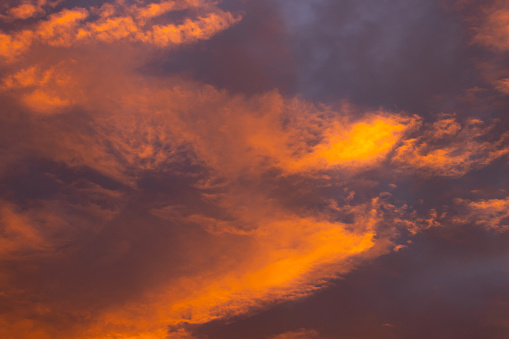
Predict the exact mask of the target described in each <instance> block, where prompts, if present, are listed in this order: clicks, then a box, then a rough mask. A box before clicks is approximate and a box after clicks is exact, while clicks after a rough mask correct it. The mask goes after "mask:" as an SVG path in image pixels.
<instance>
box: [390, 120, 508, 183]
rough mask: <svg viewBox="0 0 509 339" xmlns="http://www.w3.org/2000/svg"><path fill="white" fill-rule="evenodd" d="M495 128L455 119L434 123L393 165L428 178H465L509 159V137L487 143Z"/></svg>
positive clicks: (399, 152)
mask: <svg viewBox="0 0 509 339" xmlns="http://www.w3.org/2000/svg"><path fill="white" fill-rule="evenodd" d="M490 129H491V127H489V126H486V125H484V123H483V122H482V121H480V120H476V119H471V120H468V121H467V122H465V123H464V124H463V125H460V124H459V123H458V122H457V121H456V120H455V119H454V118H446V119H442V120H439V121H437V122H434V123H433V124H431V125H429V127H428V128H427V129H426V130H424V132H423V133H422V135H421V136H419V137H418V138H413V139H408V140H405V141H404V142H403V145H401V146H400V147H398V148H397V149H396V151H395V154H394V156H393V158H392V161H393V163H395V164H398V165H399V166H402V167H403V168H408V169H412V170H415V171H417V172H419V173H421V174H424V175H428V176H429V175H441V176H456V177H458V176H462V175H464V174H465V173H467V172H469V171H471V170H473V169H476V168H480V167H483V166H486V165H488V164H489V163H491V162H493V161H494V160H496V159H498V158H500V157H503V156H506V155H507V154H508V152H509V149H508V148H507V147H506V141H507V138H508V135H507V134H504V135H502V136H501V137H500V139H499V140H497V141H494V142H490V141H484V140H483V139H486V137H487V135H488V132H489V131H490Z"/></svg>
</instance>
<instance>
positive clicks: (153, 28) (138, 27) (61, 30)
mask: <svg viewBox="0 0 509 339" xmlns="http://www.w3.org/2000/svg"><path fill="white" fill-rule="evenodd" d="M26 6H28V7H26V8H25V7H23V8H25V9H26V10H28V8H32V9H33V8H35V7H34V6H33V5H30V4H26ZM189 7H196V8H198V9H199V11H198V12H199V15H198V16H197V17H196V18H187V19H186V20H185V21H184V23H182V24H178V25H175V24H167V25H160V24H152V23H150V19H152V18H155V17H158V16H161V15H163V14H165V13H168V12H170V11H173V10H180V9H185V8H189ZM12 10H15V9H12ZM19 10H20V11H21V9H19ZM91 11H92V12H94V13H95V12H97V13H99V18H97V19H96V20H93V19H90V12H91ZM117 12H118V13H119V14H118V15H117ZM32 14H33V13H31V14H30V15H32ZM125 14H128V15H125ZM27 15H28V14H27ZM240 19H241V18H240V17H239V16H234V15H232V14H231V13H229V12H225V11H222V10H221V9H219V8H217V7H215V6H214V5H213V4H212V3H210V2H201V1H186V2H183V3H179V4H177V3H175V2H173V1H171V2H170V1H162V2H160V3H158V4H155V3H150V4H148V5H147V6H145V7H138V6H137V5H131V6H128V5H126V4H125V3H124V2H123V1H117V2H114V3H113V4H110V3H107V4H104V5H103V6H102V7H100V8H99V9H97V8H90V9H86V8H74V9H63V10H61V11H60V12H57V13H53V14H51V15H49V16H48V18H47V19H45V20H42V21H40V22H39V23H38V24H36V25H35V27H34V28H29V29H23V30H21V31H17V32H14V33H10V34H6V33H2V32H0V42H1V46H2V48H1V49H0V55H1V56H3V57H4V58H5V59H6V60H8V61H12V60H13V59H15V58H17V57H19V56H20V55H22V54H24V53H26V52H27V51H28V50H29V48H30V47H31V46H32V45H33V44H35V43H42V44H48V45H50V46H66V47H69V46H72V45H74V44H78V43H83V42H85V43H86V42H95V41H106V42H113V41H119V40H128V41H139V42H143V43H147V44H151V45H155V46H158V47H166V46H174V45H178V44H183V43H190V42H194V41H197V40H203V39H209V38H210V37H212V36H213V35H215V34H217V33H218V32H221V31H223V30H225V29H227V28H228V27H230V26H232V25H234V24H235V23H237V22H238V21H239V20H240Z"/></svg>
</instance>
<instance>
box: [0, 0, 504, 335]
mask: <svg viewBox="0 0 509 339" xmlns="http://www.w3.org/2000/svg"><path fill="white" fill-rule="evenodd" d="M22 5H27V6H25V7H24V8H25V9H26V11H25V12H23V13H26V14H19V13H21V9H19V8H21V7H12V8H10V9H9V10H7V12H8V13H11V12H12V13H14V12H16V11H18V9H19V13H18V14H19V15H18V17H17V19H16V20H14V17H12V18H11V19H9V20H11V21H9V20H7V19H5V20H6V22H9V23H13V22H15V24H13V26H12V29H10V30H8V31H5V32H3V33H1V35H0V39H1V40H2V45H1V46H2V47H0V54H1V55H3V56H4V57H5V60H4V61H6V62H5V63H4V64H3V65H2V73H1V77H2V79H1V85H0V96H1V100H2V102H3V103H5V107H6V108H5V110H4V112H3V113H4V114H2V115H1V116H0V132H1V133H0V141H2V144H3V145H5V147H2V149H0V158H1V159H2V162H1V165H0V166H1V167H0V188H1V189H0V192H1V193H0V202H1V203H0V217H1V221H0V227H1V229H0V231H1V233H2V238H1V240H0V244H2V246H1V248H2V250H1V251H0V261H1V263H2V265H3V266H5V267H6V269H5V270H4V271H3V272H2V275H1V276H0V277H1V279H0V288H1V291H2V292H1V295H0V297H2V298H3V300H5V305H8V306H6V308H5V310H6V311H4V309H2V310H0V311H2V312H4V313H6V314H7V313H8V317H7V318H6V319H7V320H3V323H1V324H0V325H1V326H0V328H1V330H0V336H4V337H13V336H14V337H15V336H18V337H20V338H24V337H34V336H35V337H38V338H69V337H80V336H81V337H86V338H104V337H119V338H120V337H121V338H162V337H165V336H167V335H168V336H170V337H185V336H187V337H192V329H193V328H194V327H196V326H197V325H200V324H204V323H210V322H212V321H218V320H223V321H224V320H231V319H235V317H243V316H244V317H245V316H249V315H251V314H253V313H254V312H258V311H260V310H263V309H264V308H267V307H270V306H271V305H274V304H278V303H280V302H283V301H285V300H295V299H298V298H302V297H304V296H309V295H310V294H312V293H313V292H316V291H317V290H320V289H323V288H324V287H326V286H328V283H329V282H330V281H331V280H332V279H336V278H338V277H342V276H344V275H346V274H348V273H349V272H351V271H352V270H353V269H355V268H356V267H358V265H361V264H363V263H366V262H369V261H370V260H371V259H373V258H376V257H379V256H381V255H383V254H387V253H390V252H391V251H393V250H394V251H397V250H398V249H402V248H404V247H403V246H407V245H408V247H410V244H411V243H410V242H408V241H407V242H404V240H406V239H399V236H400V235H401V233H404V234H405V236H406V235H408V234H409V235H410V236H413V235H416V234H418V233H422V232H425V231H426V230H429V229H433V228H437V227H436V226H444V221H447V220H446V219H447V218H446V215H445V214H444V213H440V212H441V211H440V210H439V209H438V208H437V207H436V206H427V205H426V206H424V207H422V208H421V209H420V210H417V208H416V207H415V206H413V205H412V204H411V203H409V202H408V203H407V201H402V200H398V199H403V200H404V198H400V197H401V196H402V195H404V193H406V190H407V189H408V186H410V185H409V184H408V183H406V182H404V180H403V181H402V180H400V179H401V178H400V177H407V176H402V175H401V173H402V172H404V171H410V172H416V173H418V174H420V175H421V176H419V180H423V182H425V183H427V182H428V180H429V182H431V181H432V178H435V177H437V176H438V177H440V176H441V177H454V178H459V177H461V176H464V175H465V174H466V173H468V172H470V171H472V170H476V169H480V168H486V167H489V165H491V164H493V163H494V162H495V160H497V159H501V158H503V157H504V156H506V154H507V147H506V141H507V136H506V134H504V133H498V132H497V133H493V135H492V134H491V132H492V131H495V130H496V129H495V128H494V127H493V126H492V125H490V123H483V122H482V121H481V120H479V119H473V118H472V119H461V118H459V117H455V116H452V115H451V116H450V115H443V116H441V117H440V118H439V119H438V120H436V121H431V120H425V119H424V117H421V116H418V115H413V114H412V112H404V111H394V110H389V109H386V108H372V107H371V108H366V107H365V106H356V105H354V104H350V103H348V101H347V100H343V101H341V103H339V104H331V103H329V104H325V103H319V102H316V101H312V100H307V99H305V98H303V97H302V96H299V95H287V94H284V93H281V92H280V91H279V90H278V89H268V90H265V91H262V92H259V93H254V94H253V93H249V94H246V93H240V92H238V91H237V92H236V91H229V90H225V89H221V88H218V87H217V86H214V85H212V84H210V83H205V82H201V81H197V80H195V79H192V78H191V77H189V76H186V75H185V74H180V73H178V72H177V73H171V72H167V70H166V71H165V69H164V68H165V67H166V66H160V65H161V64H165V63H171V62H173V59H171V57H170V59H168V56H167V54H170V55H172V53H174V52H175V51H176V49H177V47H181V48H189V49H190V50H193V51H194V48H196V50H200V49H202V48H207V47H206V46H207V45H206V44H198V42H199V41H202V40H208V41H209V42H210V43H213V42H214V39H219V38H221V37H223V38H224V36H222V35H221V32H222V31H224V30H226V29H228V28H231V29H235V27H234V25H235V24H236V23H237V22H239V21H240V20H241V16H240V15H239V14H234V13H239V12H238V11H234V10H231V11H230V10H226V9H224V8H228V6H226V5H221V4H219V3H215V2H210V1H160V2H153V3H152V2H147V1H137V2H123V1H111V2H107V3H104V4H102V5H101V6H97V7H92V6H89V7H84V6H81V7H80V6H77V7H72V6H67V7H66V6H64V5H62V6H60V5H59V6H53V5H51V4H49V3H45V2H37V3H35V2H26V3H23V4H22ZM30 6H32V7H30ZM37 6H39V7H37ZM29 7H30V8H31V9H32V10H33V9H34V8H36V9H37V10H36V11H32V12H30V11H29V10H28V9H29ZM16 13H17V12H16ZM12 15H14V14H12ZM23 18H25V19H29V20H25V21H23V20H22V19H23ZM302 19H303V20H304V21H305V19H306V18H302ZM274 31H277V29H274ZM224 39H228V37H226V38H224ZM191 43H197V44H196V46H194V47H193V48H191V47H189V46H187V47H184V45H189V44H191ZM167 47H169V48H167ZM160 48H167V49H165V50H164V53H159V52H157V51H158V50H160ZM250 53H252V54H253V55H255V56H256V53H257V52H256V51H251V52H250ZM161 55H163V56H161ZM247 60H249V58H248V59H247ZM226 62H229V61H228V60H227V61H226ZM158 65H159V66H158ZM149 66H151V67H153V68H156V69H157V70H158V72H159V73H160V74H159V73H158V72H155V73H157V74H153V73H151V72H152V71H151V68H150V67H149ZM242 67H249V65H248V64H246V65H242ZM249 80H250V79H242V81H243V82H248V81H249ZM423 121H430V122H426V123H423ZM387 190H391V191H392V192H394V195H392V194H391V193H388V192H386V191H387ZM402 192H403V193H402ZM398 194H399V197H398ZM462 204H463V205H464V206H466V207H465V208H468V211H472V212H471V216H469V217H468V218H470V219H468V218H467V219H468V220H475V222H478V221H477V220H481V218H483V217H484V218H488V217H489V220H491V221H490V225H491V224H493V225H495V224H496V225H499V224H504V218H505V217H506V215H505V214H503V213H502V212H503V208H505V207H507V206H506V205H504V203H503V201H502V202H496V201H494V200H493V201H492V200H487V201H484V202H477V203H473V202H471V201H468V202H463V203H462ZM476 204H477V205H476ZM421 205H423V204H421ZM499 205H500V206H501V207H499ZM481 211H482V212H481ZM469 213H470V212H469ZM468 215H470V214H468ZM482 225H483V226H484V224H482ZM497 227H498V226H497ZM504 227H505V226H504ZM400 243H405V244H407V245H401V244H400ZM405 250H406V249H405ZM403 252H405V251H404V250H401V251H399V252H398V253H403ZM193 326H194V327H193ZM275 333H282V334H279V335H277V336H276V337H275V338H299V337H313V336H315V337H319V335H320V333H319V332H317V331H315V330H306V329H303V330H297V331H290V332H285V330H283V331H279V332H275Z"/></svg>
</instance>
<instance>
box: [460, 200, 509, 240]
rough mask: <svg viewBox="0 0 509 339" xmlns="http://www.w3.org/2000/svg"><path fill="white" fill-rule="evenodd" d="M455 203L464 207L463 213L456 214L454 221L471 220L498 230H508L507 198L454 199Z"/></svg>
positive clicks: (487, 227)
mask: <svg viewBox="0 0 509 339" xmlns="http://www.w3.org/2000/svg"><path fill="white" fill-rule="evenodd" d="M456 203H457V204H458V205H460V206H462V207H464V208H465V213H463V214H462V215H459V216H456V217H455V218H454V221H455V222H460V223H466V222H472V223H474V224H476V225H479V226H481V227H484V228H486V229H488V230H495V231H498V232H505V231H507V230H509V221H508V220H509V198H505V199H488V200H479V201H471V200H467V199H456Z"/></svg>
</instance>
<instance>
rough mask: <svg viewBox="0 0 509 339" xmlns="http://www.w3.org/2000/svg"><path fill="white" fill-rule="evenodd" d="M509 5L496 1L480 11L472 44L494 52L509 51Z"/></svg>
mask: <svg viewBox="0 0 509 339" xmlns="http://www.w3.org/2000/svg"><path fill="white" fill-rule="evenodd" d="M508 28H509V5H508V3H507V1H505V0H498V1H495V2H494V3H493V5H491V6H487V7H485V8H483V10H482V16H481V22H480V25H479V27H478V28H477V31H476V34H475V35H474V38H473V39H474V42H476V43H478V44H481V45H484V46H486V47H488V48H491V49H493V50H495V51H500V52H506V51H508V50H509V31H508Z"/></svg>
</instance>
